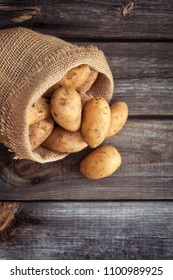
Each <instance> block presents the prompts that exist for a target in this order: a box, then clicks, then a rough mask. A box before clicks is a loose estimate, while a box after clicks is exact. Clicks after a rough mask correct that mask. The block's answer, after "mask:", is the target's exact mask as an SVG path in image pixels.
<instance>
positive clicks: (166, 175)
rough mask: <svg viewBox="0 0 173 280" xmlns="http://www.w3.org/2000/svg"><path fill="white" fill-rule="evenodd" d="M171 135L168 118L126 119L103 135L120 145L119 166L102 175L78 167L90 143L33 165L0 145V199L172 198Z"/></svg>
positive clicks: (171, 125) (88, 150)
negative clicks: (113, 131)
mask: <svg viewBox="0 0 173 280" xmlns="http://www.w3.org/2000/svg"><path fill="white" fill-rule="evenodd" d="M172 139H173V122H172V120H162V121H159V120H157V121H156V120H130V119H129V121H128V122H127V124H126V125H125V127H124V129H123V130H122V131H121V132H120V133H119V134H117V135H116V136H115V137H112V138H110V139H107V140H106V141H105V144H110V145H113V146H115V147H116V148H117V149H118V150H119V151H120V153H121V155H122V166H121V167H120V168H119V169H118V170H117V172H115V173H114V174H113V175H112V176H110V177H107V178H104V179H102V180H89V179H85V178H84V177H82V175H81V174H80V172H79V163H80V161H81V159H82V158H83V157H84V156H85V155H86V154H88V153H89V152H90V151H91V149H89V148H87V149H86V150H84V151H82V152H80V153H76V154H71V155H70V156H69V157H67V158H65V159H63V160H61V161H58V162H54V163H47V164H43V165H41V164H36V166H35V165H34V168H33V164H32V163H29V162H28V161H23V163H20V162H18V161H17V162H16V161H14V160H12V154H10V153H9V152H7V150H6V149H3V147H2V148H1V154H0V156H1V162H0V178H1V180H0V199H1V200H2V199H5V200H47V199H50V200H112V199H114V200H117V199H132V200H133V199H173V188H172V186H173V172H172V171H173V149H172ZM21 170H22V172H23V173H21ZM21 174H22V175H21Z"/></svg>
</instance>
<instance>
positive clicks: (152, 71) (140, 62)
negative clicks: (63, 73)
mask: <svg viewBox="0 0 173 280" xmlns="http://www.w3.org/2000/svg"><path fill="white" fill-rule="evenodd" d="M96 45H97V46H98V48H99V49H101V50H102V51H103V52H104V53H105V55H106V58H107V59H108V63H109V65H110V68H111V70H112V73H113V77H114V82H115V90H114V96H113V99H112V102H114V101H116V100H123V101H125V102H127V104H128V106H129V114H130V115H137V116H141V115H155V116H157V115H164V116H168V115H171V116H173V110H172V108H173V94H172V92H173V75H172V73H173V44H172V43H157V44H153V43H98V42H97V43H96Z"/></svg>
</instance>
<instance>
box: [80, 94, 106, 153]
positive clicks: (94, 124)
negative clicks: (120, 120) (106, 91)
mask: <svg viewBox="0 0 173 280" xmlns="http://www.w3.org/2000/svg"><path fill="white" fill-rule="evenodd" d="M110 119H111V110H110V107H109V104H108V102H107V101H106V99H104V98H103V97H94V98H92V99H90V100H89V101H88V102H86V104H85V106H84V108H83V117H82V124H81V134H82V137H83V139H84V141H85V142H86V143H87V144H88V145H89V146H90V147H91V148H95V147H97V146H98V145H100V144H101V143H102V142H103V141H104V139H105V138H106V136H107V133H108V129H109V126H110Z"/></svg>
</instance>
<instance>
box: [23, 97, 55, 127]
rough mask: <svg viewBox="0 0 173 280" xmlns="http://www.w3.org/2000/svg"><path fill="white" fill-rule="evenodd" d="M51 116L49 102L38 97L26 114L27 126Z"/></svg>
mask: <svg viewBox="0 0 173 280" xmlns="http://www.w3.org/2000/svg"><path fill="white" fill-rule="evenodd" d="M50 115H51V113H50V106H49V100H47V99H46V98H44V97H40V98H39V99H38V100H37V101H36V102H34V103H33V104H32V106H31V108H30V109H29V112H28V121H29V125H32V124H34V123H37V122H40V121H41V120H44V119H46V118H47V117H49V116H50Z"/></svg>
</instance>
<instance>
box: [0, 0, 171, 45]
mask: <svg viewBox="0 0 173 280" xmlns="http://www.w3.org/2000/svg"><path fill="white" fill-rule="evenodd" d="M129 3H132V4H133V7H132V9H128V10H127V6H128V4H129ZM172 10H173V2H172V1H169V0H165V1H161V0H158V1H154V0H152V1H145V0H134V1H123V0H119V1H114V0H111V1H106V0H97V1H91V0H85V1H80V0H73V1H69V0H67V1H60V0H59V1H55V0H51V1H46V0H42V1H41V0H34V1H24V0H22V1H5V0H4V1H1V6H0V11H1V18H0V27H1V28H2V27H9V26H10V27H12V26H17V25H23V26H27V27H32V28H36V29H39V30H42V31H43V32H47V33H49V34H54V35H58V36H61V37H64V38H71V37H74V38H86V37H87V38H92V39H93V38H99V39H100V38H101V39H103V38H104V39H116V38H118V39H129V38H130V39H142V40H144V39H156V40H161V39H173V25H172V22H173V14H172ZM127 11H128V12H127Z"/></svg>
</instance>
